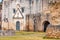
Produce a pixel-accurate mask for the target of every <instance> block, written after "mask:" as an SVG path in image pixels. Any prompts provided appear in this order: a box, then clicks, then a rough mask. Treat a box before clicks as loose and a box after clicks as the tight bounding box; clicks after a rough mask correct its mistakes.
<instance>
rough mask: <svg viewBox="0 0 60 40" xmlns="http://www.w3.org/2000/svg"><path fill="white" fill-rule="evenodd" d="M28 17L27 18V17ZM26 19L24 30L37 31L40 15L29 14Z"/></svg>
mask: <svg viewBox="0 0 60 40" xmlns="http://www.w3.org/2000/svg"><path fill="white" fill-rule="evenodd" d="M28 16H29V17H28ZM26 17H28V18H27V19H26V28H27V30H29V31H39V29H38V28H39V27H40V23H41V21H40V20H41V18H40V14H29V15H27V16H26Z"/></svg>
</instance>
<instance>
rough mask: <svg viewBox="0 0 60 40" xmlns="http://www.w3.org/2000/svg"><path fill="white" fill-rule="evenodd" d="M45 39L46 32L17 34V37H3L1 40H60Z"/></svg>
mask: <svg viewBox="0 0 60 40" xmlns="http://www.w3.org/2000/svg"><path fill="white" fill-rule="evenodd" d="M44 37H45V33H44V32H16V35H15V36H1V37H0V40H60V39H48V38H44Z"/></svg>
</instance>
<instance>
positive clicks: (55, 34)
mask: <svg viewBox="0 0 60 40" xmlns="http://www.w3.org/2000/svg"><path fill="white" fill-rule="evenodd" d="M46 36H47V37H50V38H60V25H49V26H48V28H47V30H46Z"/></svg>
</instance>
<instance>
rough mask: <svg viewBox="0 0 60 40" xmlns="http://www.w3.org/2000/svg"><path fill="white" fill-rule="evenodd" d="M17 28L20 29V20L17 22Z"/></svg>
mask: <svg viewBox="0 0 60 40" xmlns="http://www.w3.org/2000/svg"><path fill="white" fill-rule="evenodd" d="M16 30H17V31H19V30H20V22H19V21H17V22H16Z"/></svg>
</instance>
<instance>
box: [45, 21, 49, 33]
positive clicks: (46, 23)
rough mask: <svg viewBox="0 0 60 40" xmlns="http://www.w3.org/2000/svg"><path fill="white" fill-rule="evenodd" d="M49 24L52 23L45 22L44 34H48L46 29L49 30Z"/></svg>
mask: <svg viewBox="0 0 60 40" xmlns="http://www.w3.org/2000/svg"><path fill="white" fill-rule="evenodd" d="M49 24H50V23H49V22H48V21H45V22H44V32H46V29H47V27H48V25H49Z"/></svg>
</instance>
